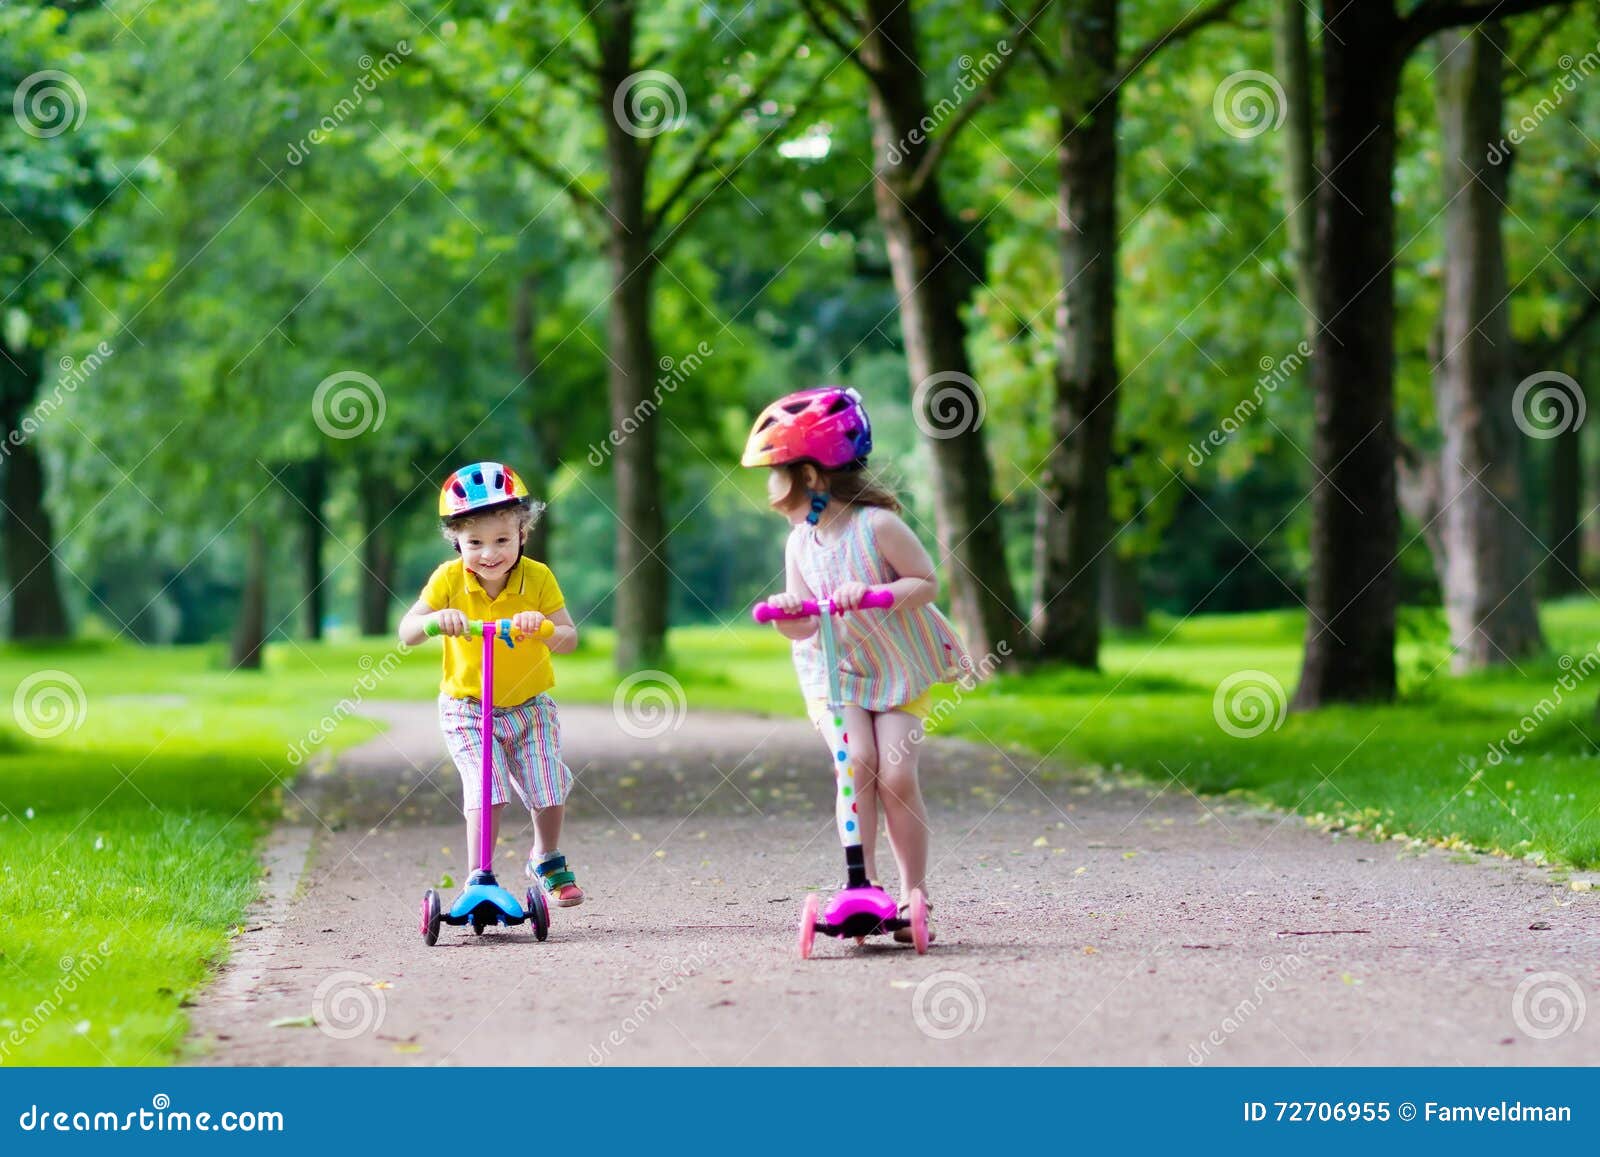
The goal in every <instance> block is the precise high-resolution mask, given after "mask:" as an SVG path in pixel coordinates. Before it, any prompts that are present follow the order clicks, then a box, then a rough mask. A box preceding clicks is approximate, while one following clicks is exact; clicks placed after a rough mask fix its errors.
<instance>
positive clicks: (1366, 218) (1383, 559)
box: [1295, 0, 1401, 708]
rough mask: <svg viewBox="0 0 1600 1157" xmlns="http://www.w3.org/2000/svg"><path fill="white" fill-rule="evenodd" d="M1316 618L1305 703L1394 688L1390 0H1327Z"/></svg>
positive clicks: (1394, 27) (1393, 24)
mask: <svg viewBox="0 0 1600 1157" xmlns="http://www.w3.org/2000/svg"><path fill="white" fill-rule="evenodd" d="M1323 19H1324V21H1325V27H1326V29H1327V35H1325V36H1324V37H1323V38H1322V75H1323V110H1322V113H1323V149H1322V165H1321V168H1322V170H1323V172H1325V173H1329V174H1332V176H1331V178H1330V182H1329V187H1328V188H1325V189H1323V190H1322V191H1321V194H1320V196H1319V198H1318V207H1317V210H1318V211H1317V254H1318V261H1317V292H1316V307H1317V316H1318V317H1319V318H1325V319H1327V320H1326V323H1325V324H1326V328H1319V329H1318V330H1317V335H1316V340H1315V347H1314V348H1315V352H1314V355H1313V359H1312V366H1311V381H1312V390H1313V392H1314V395H1315V410H1316V421H1315V437H1314V439H1313V447H1312V458H1313V460H1314V462H1315V463H1316V468H1317V470H1316V473H1317V477H1316V479H1315V480H1314V482H1313V486H1312V498H1311V518H1312V526H1311V567H1310V574H1309V578H1308V588H1309V590H1308V594H1309V599H1308V604H1309V612H1310V613H1309V616H1308V619H1307V623H1306V647H1305V658H1304V664H1303V666H1302V668H1301V673H1300V686H1299V689H1298V690H1297V692H1296V694H1295V704H1296V706H1297V707H1302V708H1314V707H1319V706H1321V705H1323V704H1325V703H1332V702H1340V701H1345V702H1355V701H1360V700H1370V699H1390V698H1393V696H1394V691H1395V667H1394V639H1395V584H1394V574H1393V567H1394V561H1395V555H1396V554H1397V553H1398V546H1399V542H1398V538H1399V515H1398V511H1397V509H1396V496H1395V462H1394V458H1395V440H1394V429H1393V415H1394V271H1393V260H1394V205H1393V201H1392V199H1391V196H1392V192H1393V184H1394V152H1395V126H1394V107H1395V94H1396V90H1397V88H1398V84H1399V76H1400V63H1401V51H1400V49H1399V48H1398V47H1397V40H1398V37H1397V33H1398V20H1397V19H1396V17H1395V13H1394V9H1393V7H1392V0H1324V3H1323Z"/></svg>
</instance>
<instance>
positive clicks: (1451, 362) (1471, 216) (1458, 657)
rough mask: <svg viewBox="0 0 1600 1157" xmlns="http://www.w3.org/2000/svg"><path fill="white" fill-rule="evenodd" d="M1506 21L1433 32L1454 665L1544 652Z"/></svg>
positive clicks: (1443, 510)
mask: <svg viewBox="0 0 1600 1157" xmlns="http://www.w3.org/2000/svg"><path fill="white" fill-rule="evenodd" d="M1503 40H1504V31H1503V27H1502V26H1501V25H1500V24H1499V23H1498V22H1494V23H1485V24H1482V25H1480V26H1478V27H1477V28H1476V29H1473V30H1470V31H1466V32H1456V31H1452V32H1446V33H1443V34H1442V35H1441V36H1440V37H1439V57H1440V61H1439V66H1438V69H1437V70H1436V71H1435V73H1434V78H1435V84H1436V86H1437V97H1438V106H1439V119H1440V124H1441V129H1442V142H1441V143H1442V146H1443V147H1442V150H1441V151H1442V163H1443V170H1444V178H1445V188H1444V195H1445V197H1446V198H1447V200H1448V203H1447V205H1446V207H1445V210H1444V229H1445V245H1444V312H1443V319H1442V320H1443V326H1442V330H1443V332H1442V334H1441V342H1442V348H1443V356H1442V358H1441V359H1440V360H1439V362H1438V364H1437V365H1435V367H1434V374H1433V394H1434V410H1435V413H1436V415H1437V420H1438V423H1439V431H1440V434H1441V435H1442V437H1443V445H1442V447H1441V450H1440V457H1439V495H1440V509H1439V522H1440V537H1441V538H1442V540H1443V546H1444V573H1443V576H1442V581H1443V587H1444V590H1443V595H1444V604H1445V615H1446V618H1447V619H1448V620H1449V623H1450V643H1451V646H1452V648H1453V654H1452V656H1451V667H1452V669H1454V670H1455V671H1457V672H1461V671H1471V670H1478V669H1481V668H1484V667H1489V666H1493V665H1496V664H1503V663H1514V662H1515V661H1516V660H1517V659H1520V658H1522V657H1524V656H1526V655H1529V654H1532V653H1534V652H1536V651H1538V650H1540V649H1541V648H1542V647H1543V645H1544V641H1543V638H1542V637H1541V635H1540V633H1539V618H1538V612H1537V609H1536V607H1535V605H1534V597H1533V596H1534V590H1533V576H1534V572H1535V570H1536V564H1535V560H1534V557H1533V552H1532V550H1531V549H1530V548H1531V545H1532V544H1531V543H1530V542H1529V541H1528V536H1527V532H1526V531H1525V530H1524V529H1523V525H1524V523H1525V521H1526V514H1525V511H1524V507H1525V502H1524V499H1523V489H1522V446H1523V441H1524V438H1523V436H1522V434H1521V432H1520V431H1519V430H1518V429H1517V427H1516V423H1515V421H1514V417H1513V407H1512V393H1513V391H1514V389H1515V382H1514V380H1513V376H1512V372H1513V367H1512V364H1511V357H1510V350H1511V330H1510V317H1509V310H1508V307H1507V304H1506V302H1507V298H1508V297H1509V290H1508V288H1507V284H1506V265H1505V246H1504V237H1503V225H1504V214H1505V200H1506V197H1507V196H1508V192H1507V172H1506V161H1505V159H1504V158H1503V157H1502V158H1501V159H1500V161H1499V162H1498V163H1492V162H1491V161H1490V160H1489V159H1488V156H1489V150H1490V149H1491V147H1492V146H1493V145H1494V144H1495V142H1497V141H1499V140H1500V138H1501V111H1502V110H1501V106H1502V104H1503V98H1502V95H1501V85H1502V81H1503V73H1504V66H1503V64H1502V60H1503V47H1502V41H1503Z"/></svg>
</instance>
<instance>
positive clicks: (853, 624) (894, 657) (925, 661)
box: [790, 506, 972, 711]
mask: <svg viewBox="0 0 1600 1157" xmlns="http://www.w3.org/2000/svg"><path fill="white" fill-rule="evenodd" d="M874 509H876V508H875V507H871V506H857V507H854V508H853V509H851V511H850V515H849V521H848V522H846V523H844V524H843V526H842V527H841V528H840V529H841V534H840V535H839V538H838V539H837V540H836V541H834V542H831V543H824V542H822V541H821V540H820V539H819V538H818V537H817V531H816V528H815V527H814V526H811V525H810V524H809V523H804V522H802V523H801V524H800V525H799V526H797V527H795V528H794V530H792V531H791V532H790V534H791V537H792V539H793V541H794V547H795V556H796V562H797V563H798V564H799V568H800V576H801V577H802V578H804V579H805V581H806V586H808V587H810V588H811V591H812V593H813V594H815V595H816V597H817V598H819V599H825V598H828V597H829V596H830V595H831V594H832V593H833V591H835V590H837V589H838V588H839V587H840V586H841V585H842V584H844V583H847V582H859V583H866V584H867V585H868V586H883V585H884V584H886V583H891V582H893V581H894V580H895V579H897V578H899V577H900V575H899V574H898V573H897V572H896V571H895V570H894V568H893V567H891V566H890V565H889V563H888V560H886V559H885V558H884V557H883V552H882V551H881V550H879V549H878V536H877V532H876V529H875V526H874V518H873V511H874ZM834 626H835V632H834V633H835V638H836V639H837V641H838V651H839V667H840V674H839V683H840V689H841V690H842V692H843V694H844V701H845V702H846V703H848V704H854V705H856V706H858V707H864V708H866V709H867V710H868V711H890V710H893V709H894V708H896V707H899V706H900V705H902V704H904V703H907V702H909V701H910V700H912V699H915V698H916V697H917V696H919V695H921V694H922V693H923V692H925V691H926V690H928V688H930V687H932V686H933V685H934V684H935V683H953V682H955V681H956V680H957V679H960V678H962V677H963V676H964V675H966V674H967V673H968V672H970V671H971V670H972V659H971V657H970V656H969V655H968V654H967V651H966V648H965V646H963V645H962V642H961V637H960V636H959V635H957V634H956V631H955V628H954V627H953V626H951V625H950V620H948V619H947V618H945V616H944V614H943V613H942V612H941V611H940V610H939V608H938V607H936V606H934V605H933V604H931V603H926V604H924V605H922V606H919V607H910V608H905V607H898V606H897V607H890V608H889V609H888V610H883V611H862V612H860V613H859V614H845V615H840V616H839V617H838V618H836V619H835V620H834ZM793 652H794V665H795V670H796V672H798V674H799V676H800V688H801V690H802V691H803V692H804V694H805V697H806V698H807V699H809V700H826V699H827V697H828V670H827V667H826V666H824V664H823V660H822V644H821V642H820V640H819V639H818V636H816V635H813V636H811V638H809V639H797V640H796V641H795V642H794V644H793Z"/></svg>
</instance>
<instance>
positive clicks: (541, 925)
mask: <svg viewBox="0 0 1600 1157" xmlns="http://www.w3.org/2000/svg"><path fill="white" fill-rule="evenodd" d="M523 899H524V900H526V901H527V905H526V907H527V909H528V920H529V921H530V922H531V923H532V924H533V938H534V939H535V940H543V939H544V938H545V937H546V936H548V935H550V907H549V905H547V904H546V903H545V902H544V893H543V892H541V891H539V889H537V888H529V889H528V894H527V895H526V896H524V897H523Z"/></svg>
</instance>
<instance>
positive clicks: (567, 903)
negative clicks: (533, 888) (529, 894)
mask: <svg viewBox="0 0 1600 1157" xmlns="http://www.w3.org/2000/svg"><path fill="white" fill-rule="evenodd" d="M523 871H525V872H526V873H527V876H528V879H530V880H536V881H538V882H539V883H540V884H541V885H543V887H544V890H545V892H547V893H548V894H549V895H550V896H552V897H553V898H554V899H555V902H556V907H558V908H576V907H577V906H578V905H579V904H581V903H583V889H582V888H580V887H578V878H577V877H576V876H574V875H573V874H572V871H571V870H570V869H569V868H568V867H567V857H565V856H563V855H561V854H560V853H559V852H558V853H557V854H556V855H553V856H547V857H545V859H544V861H543V862H541V863H539V864H535V863H534V862H533V861H532V860H531V859H530V860H529V861H528V862H527V864H526V866H525V867H524V868H523Z"/></svg>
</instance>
